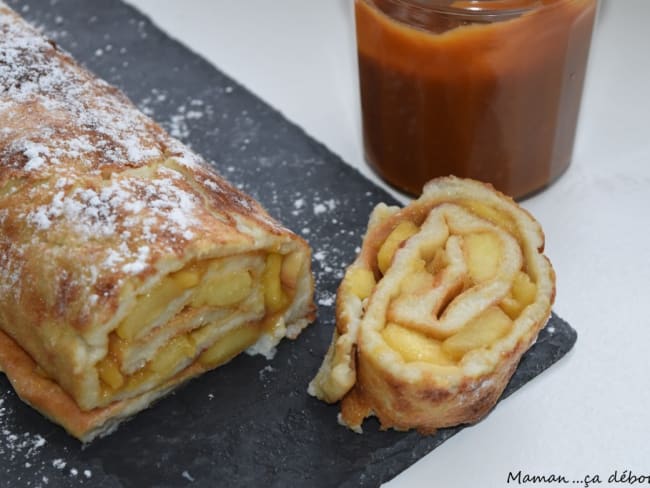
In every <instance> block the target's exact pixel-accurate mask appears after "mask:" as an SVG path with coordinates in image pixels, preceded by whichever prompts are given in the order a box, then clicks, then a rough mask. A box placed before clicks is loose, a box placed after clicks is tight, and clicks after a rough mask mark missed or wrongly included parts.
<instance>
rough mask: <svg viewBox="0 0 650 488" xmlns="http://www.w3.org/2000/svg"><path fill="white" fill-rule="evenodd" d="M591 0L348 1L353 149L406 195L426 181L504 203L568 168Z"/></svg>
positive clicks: (591, 19) (586, 49) (590, 22)
mask: <svg viewBox="0 0 650 488" xmlns="http://www.w3.org/2000/svg"><path fill="white" fill-rule="evenodd" d="M596 8H597V0H456V1H453V0H355V11H356V28H357V45H358V52H359V81H360V89H361V112H362V122H363V136H364V148H365V153H366V158H367V160H368V162H369V163H370V165H371V166H372V167H373V168H374V169H375V170H376V171H377V172H378V173H379V175H380V176H381V177H383V178H384V179H385V180H386V181H388V182H389V183H390V184H392V185H394V186H396V187H397V188H399V189H401V190H403V191H406V192H408V193H410V194H413V195H417V194H419V193H420V191H421V189H422V185H423V184H424V183H426V182H427V181H428V180H430V179H431V178H434V177H436V176H445V175H449V174H455V175H457V176H461V177H469V178H474V179H477V180H482V181H486V182H490V183H492V184H493V185H494V186H495V187H496V188H497V189H498V190H501V191H503V192H504V193H507V194H509V195H511V196H513V197H515V198H519V197H523V196H525V195H528V194H530V193H532V192H535V191H537V190H539V189H541V188H543V187H545V186H546V185H548V184H549V183H551V182H552V181H553V180H555V179H556V178H557V177H558V176H560V175H561V174H562V173H563V172H564V171H565V170H566V168H567V167H568V166H569V163H570V161H571V156H572V152H573V141H574V136H575V132H576V122H577V119H578V112H579V108H580V98H581V95H582V87H583V82H584V78H585V71H586V67H587V57H588V54H589V46H590V42H591V34H592V29H593V24H594V19H595V15H596Z"/></svg>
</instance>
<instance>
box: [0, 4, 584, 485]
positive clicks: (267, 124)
mask: <svg viewBox="0 0 650 488" xmlns="http://www.w3.org/2000/svg"><path fill="white" fill-rule="evenodd" d="M8 3H9V4H10V5H12V6H13V7H14V8H15V9H17V10H18V11H19V12H21V13H22V14H23V15H24V16H25V17H26V18H28V19H29V20H30V21H32V22H33V23H35V24H36V25H39V26H42V27H43V29H44V30H45V32H46V33H47V34H48V35H49V36H50V37H52V38H53V39H55V40H56V41H57V42H58V43H59V44H60V45H61V46H63V47H64V48H65V49H67V50H69V51H71V52H72V53H73V55H74V56H75V57H76V58H77V59H78V60H80V61H82V62H83V63H84V64H85V65H87V66H88V67H89V68H90V69H92V70H93V71H95V72H96V73H98V74H99V75H100V76H101V77H103V78H105V79H107V80H108V81H109V82H111V83H113V84H116V85H118V86H119V87H121V88H122V89H123V90H124V91H125V92H126V93H127V95H129V97H130V98H131V99H132V100H134V101H135V102H136V103H138V105H139V106H140V107H141V108H142V109H143V110H145V111H146V112H147V113H150V114H151V115H152V116H153V117H154V118H155V119H156V120H157V121H159V122H160V123H162V125H163V126H165V127H166V128H167V129H168V130H169V131H171V132H172V134H174V135H176V136H178V137H180V138H181V139H183V140H184V141H185V142H188V143H189V144H190V145H191V146H192V147H193V148H194V149H195V150H197V151H198V152H199V153H201V154H202V155H203V156H204V157H206V159H208V160H210V161H212V162H213V164H214V165H215V167H216V168H217V169H218V170H219V171H220V172H221V173H222V174H224V175H225V176H226V177H227V178H228V179H229V180H230V181H232V182H233V183H235V184H237V185H238V186H239V187H240V188H243V189H244V190H245V191H247V192H249V193H251V194H252V195H253V196H255V197H256V198H257V199H259V200H260V201H261V202H262V203H263V204H264V205H265V206H266V207H267V208H268V209H269V211H270V212H271V214H272V215H274V216H276V217H277V218H279V219H280V220H281V221H283V222H284V223H286V224H287V225H288V226H289V227H290V228H292V229H294V230H295V231H296V232H298V233H300V234H301V235H303V236H304V237H305V238H306V239H307V240H309V242H310V243H311V245H312V246H313V248H314V253H315V254H314V258H315V259H314V271H315V274H316V277H317V289H318V291H317V296H316V299H317V302H318V303H319V319H318V321H317V322H316V323H315V324H313V325H312V326H311V327H310V328H309V329H307V330H306V331H305V332H304V333H303V334H302V335H301V336H300V338H299V339H298V340H297V341H295V342H285V343H283V344H281V346H280V347H279V350H278V354H277V355H276V356H275V358H274V359H273V360H271V361H267V360H265V359H263V358H261V357H248V356H240V357H238V358H236V359H235V360H234V361H232V362H231V363H230V364H228V365H226V366H224V367H222V368H219V369H218V370H216V371H214V372H211V373H209V374H206V375H204V376H202V377H201V378H199V379H197V380H194V381H192V382H191V383H189V384H188V385H186V386H185V387H183V388H182V389H180V390H179V391H177V392H176V393H175V394H173V395H171V396H170V397H168V398H165V399H163V400H162V401H160V402H159V403H158V404H157V405H156V406H155V407H154V408H151V409H150V410H147V411H145V412H142V413H140V414H139V415H138V416H137V417H135V418H134V419H133V420H131V421H130V422H128V423H126V424H124V425H122V426H121V427H120V429H119V430H118V431H117V432H116V433H115V434H113V435H112V436H110V437H108V438H105V439H100V440H98V441H96V442H94V443H93V444H91V445H90V446H86V447H84V448H82V446H81V445H80V444H79V443H78V442H77V441H76V440H74V439H72V438H70V437H69V436H67V435H66V434H65V433H64V432H63V431H62V429H60V428H59V427H57V426H55V425H53V424H51V423H50V422H48V421H47V420H45V419H44V418H43V417H41V416H40V415H39V414H38V413H36V412H35V411H33V410H32V409H30V408H29V407H27V406H26V405H24V404H23V403H22V402H20V400H18V399H17V397H16V395H15V394H14V393H13V391H12V390H11V388H10V386H9V383H8V381H7V380H6V378H4V376H2V375H0V486H2V487H5V486H7V487H8V486H11V487H14V486H77V485H79V486H82V485H88V486H98V487H118V486H127V487H130V486H133V487H136V486H137V487H142V486H186V485H194V486H221V485H228V486H233V487H234V486H259V485H261V484H264V485H267V486H269V487H270V486H278V487H288V486H323V487H325V486H377V485H379V484H380V483H381V482H383V481H387V480H389V479H391V478H393V477H394V476H395V475H397V474H398V473H399V472H401V471H402V470H404V469H406V468H407V467H408V466H410V465H411V464H412V463H414V462H415V461H416V460H418V459H419V458H421V457H422V456H424V455H425V454H426V453H428V452H429V451H431V450H432V449H434V448H435V447H437V446H438V445H440V444H441V443H442V442H444V441H445V440H447V439H448V438H449V437H451V436H452V435H454V434H455V433H457V432H458V431H459V430H460V429H459V428H455V429H445V430H442V431H440V432H438V434H437V435H435V436H433V437H422V436H420V435H418V434H417V433H412V432H411V433H397V432H392V431H390V432H380V431H379V430H378V425H377V423H376V422H374V421H369V422H367V423H366V425H365V430H366V433H365V434H364V435H361V436H360V435H357V434H354V433H352V432H350V431H348V430H346V429H344V428H342V427H340V426H338V424H337V423H336V414H337V411H338V410H337V407H336V406H328V405H325V404H323V403H321V402H319V401H317V400H315V399H313V398H311V397H309V396H308V395H307V394H306V391H305V390H306V386H307V383H308V382H309V380H310V379H311V377H312V376H313V375H314V374H315V372H316V370H317V369H318V366H319V364H320V361H321V359H322V357H323V355H324V352H325V350H326V348H327V345H328V343H329V340H330V336H331V330H332V327H333V303H334V296H335V291H336V287H337V285H338V282H339V280H340V278H341V277H342V271H343V268H344V266H345V265H347V264H348V263H349V262H351V261H352V259H353V258H354V255H355V253H356V247H357V246H358V245H359V244H360V242H361V236H362V234H363V232H364V230H365V226H366V220H367V216H368V214H369V212H370V210H371V209H372V208H373V206H374V205H375V204H377V203H378V202H380V201H384V202H387V203H391V202H393V203H394V201H393V199H392V198H391V197H390V196H389V195H388V194H386V193H385V192H383V191H382V190H381V189H379V188H377V187H375V186H374V185H373V184H372V183H370V182H369V181H367V180H365V179H364V178H363V177H362V176H361V175H360V174H359V173H357V172H356V171H355V170H354V169H352V168H351V167H349V166H347V165H345V164H344V163H343V162H342V161H341V160H340V159H339V158H338V157H337V156H335V155H334V154H332V153H331V152H329V151H328V150H327V149H326V148H325V147H324V146H322V145H321V144H319V143H318V142H316V141H314V140H313V139H311V138H309V137H308V136H306V135H305V134H304V132H303V131H302V130H301V129H300V128H298V127H296V126H294V125H292V124H291V123H289V122H287V121H286V120H285V119H284V118H283V117H282V116H281V115H280V114H279V113H278V112H276V111H274V110H273V109H272V108H270V107H269V106H268V105H266V104H265V103H264V102H262V101H261V100H259V99H257V98H256V97H255V96H253V95H252V94H250V93H249V92H248V91H246V90H245V89H244V88H243V87H241V86H240V85H238V84H237V83H236V82H235V81H233V80H232V79H229V78H228V77H227V76H225V75H224V74H222V73H221V72H219V71H218V70H217V69H215V68H214V67H213V66H211V65H210V64H208V63H207V62H206V61H204V60H203V59H201V58H200V57H198V56H197V55H195V54H193V53H192V52H190V51H189V50H188V49H187V48H185V47H183V46H182V45H180V44H178V43H177V42H175V41H173V40H172V39H170V38H169V37H167V36H166V35H165V34H163V33H162V32H161V31H160V30H158V29H157V28H156V27H154V26H153V25H152V24H151V23H150V22H149V20H147V19H146V18H145V17H143V16H142V15H140V14H139V13H138V12H137V11H135V10H134V9H132V8H131V7H129V6H127V5H125V4H123V3H121V2H120V1H118V0H94V1H92V2H88V1H87V0H41V1H35V0H32V1H19V0H16V1H11V0H10V1H9V2H8ZM575 340H576V333H575V331H574V330H573V329H572V328H571V327H570V326H569V325H568V324H567V323H566V322H564V321H562V320H561V319H559V318H558V317H556V316H553V317H552V319H551V321H550V323H549V325H548V326H547V327H546V329H544V330H543V331H542V333H541V334H540V336H539V340H538V342H537V344H536V345H535V346H534V347H533V348H532V349H531V350H530V351H529V352H528V353H527V354H526V355H525V356H524V358H523V360H522V362H521V364H520V366H519V368H518V369H517V371H516V373H515V375H514V377H513V379H512V381H511V382H510V384H509V386H508V388H507V390H506V393H505V395H504V396H507V395H509V394H511V393H512V392H514V391H515V390H517V389H518V388H520V387H521V386H522V385H524V384H525V383H526V382H528V381H529V380H530V379H532V378H533V377H535V376H536V375H538V374H539V373H541V372H542V371H543V370H544V369H546V368H548V367H549V366H550V365H552V364H553V363H554V362H556V361H557V360H559V359H560V358H561V357H562V356H563V355H564V354H566V352H567V351H569V350H570V349H571V347H572V346H573V344H574V342H575Z"/></svg>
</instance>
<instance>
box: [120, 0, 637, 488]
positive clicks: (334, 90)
mask: <svg viewBox="0 0 650 488" xmlns="http://www.w3.org/2000/svg"><path fill="white" fill-rule="evenodd" d="M131 3H132V4H134V5H136V6H137V7H139V8H140V9H141V10H143V11H144V12H145V13H147V14H148V15H150V16H151V17H152V18H153V20H154V21H155V22H156V23H157V24H158V25H159V26H161V27H162V28H163V29H164V30H166V31H167V32H169V33H170V34H171V35H172V36H173V37H176V38H178V39H179V40H181V41H182V42H183V43H185V44H186V45H188V46H189V47H190V48H192V49H193V50H194V51H196V52H198V53H200V54H202V55H203V56H204V57H206V58H207V59H208V60H210V61H211V62H212V63H213V64H215V65H216V66H218V67H219V68H220V69H222V70H223V71H225V72H226V73H228V74H229V75H231V76H233V77H234V78H235V79H237V80H238V81H239V82H241V83H243V84H244V85H246V86H247V87H248V88H250V89H251V90H252V91H253V92H255V93H256V94H257V95H259V96H260V97H262V98H263V99H264V100H266V101H267V102H268V103H270V104H271V105H273V106H274V107H276V108H277V109H279V110H281V111H282V112H283V113H284V114H285V115H286V116H287V117H288V118H289V119H291V120H292V121H294V122H296V123H297V124H299V125H301V126H302V127H303V128H304V129H305V130H306V131H307V132H308V133H310V134H311V135H312V136H314V137H315V138H316V139H319V140H320V141H322V142H324V143H325V144H326V145H327V146H329V147H330V149H332V150H333V151H334V152H336V153H338V154H339V155H340V156H341V157H342V158H343V159H344V160H345V161H347V162H348V163H350V164H351V165H353V166H355V167H357V168H359V169H360V170H361V171H362V172H363V173H364V174H366V175H367V176H368V177H369V178H371V179H372V180H373V181H375V182H378V180H377V178H376V177H375V176H374V175H373V174H372V173H371V171H370V170H368V169H367V167H366V166H365V163H364V160H363V154H362V146H361V135H360V122H359V101H358V94H357V73H356V51H355V41H354V19H353V15H352V0H320V1H316V0H311V1H310V0H282V1H269V0H183V1H180V0H131ZM601 7H602V8H601V12H600V18H599V22H598V25H597V28H596V33H595V37H594V42H593V45H592V52H591V59H590V67H589V73H588V79H587V85H586V89H585V94H584V99H583V108H582V113H581V120H580V126H579V131H578V139H577V142H576V150H575V156H574V162H573V165H572V166H571V168H570V170H569V171H568V172H567V173H566V174H565V175H564V176H563V177H562V178H561V179H560V180H559V181H558V182H557V183H556V184H555V185H553V186H552V187H551V188H549V189H548V190H546V191H545V192H543V193H542V194H540V195H538V196H536V197H534V198H531V199H528V200H526V201H524V202H523V205H524V206H525V207H526V208H528V209H529V210H531V211H532V212H533V214H534V215H535V216H536V217H537V218H538V220H539V221H540V222H541V223H542V226H543V227H544V229H545V232H546V237H547V247H546V249H547V254H548V256H549V257H550V259H551V260H552V262H553V264H554V267H555V269H556V272H557V276H558V295H557V301H556V304H555V311H556V312H557V313H558V314H559V315H560V316H562V317H563V318H565V319H566V320H568V321H569V323H571V324H572V325H573V326H574V327H575V328H576V329H577V330H578V334H579V338H578V342H577V344H576V347H575V349H574V350H573V351H572V352H571V353H570V354H569V355H568V356H567V357H566V358H565V359H563V360H562V361H561V362H560V363H558V364H557V365H555V366H554V367H552V368H551V369H550V370H548V371H547V372H545V373H543V374H542V375H541V376H540V377H538V378H536V379H535V380H533V381H532V382H531V383H529V384H527V385H526V386H525V387H524V388H523V389H522V390H520V391H519V392H517V393H516V394H514V395H513V396H512V397H510V398H509V399H507V400H506V401H504V402H503V403H501V404H500V405H499V406H498V408H497V409H496V410H495V411H494V412H493V413H492V414H490V415H489V417H488V418H486V419H485V420H484V421H482V422H481V423H479V424H478V425H476V426H474V427H471V428H468V429H465V430H463V431H462V432H461V433H460V434H458V435H457V436H455V437H453V438H452V439H451V440H449V441H448V442H446V443H444V444H443V445H442V446H440V447H439V448H437V449H436V450H435V451H433V452H432V453H431V454H429V455H428V456H427V457H426V458H424V459H423V460H421V461H420V462H418V463H417V464H416V465H414V466H413V467H412V468H410V469H409V470H407V471H406V472H405V473H403V474H402V475H400V476H399V477H397V478H396V479H395V480H393V481H392V482H390V483H389V486H390V487H413V488H416V487H427V488H430V487H434V486H437V487H498V486H505V485H506V477H507V474H508V472H509V471H518V470H519V469H521V470H523V471H524V472H528V473H531V474H551V473H557V474H563V475H565V476H567V477H568V478H569V479H571V480H573V479H576V480H577V479H583V478H584V477H585V476H586V475H593V474H599V475H600V478H601V480H603V484H602V485H600V486H605V485H607V483H606V480H607V478H608V476H609V475H610V474H611V473H612V472H613V471H614V470H615V469H618V470H619V472H620V471H622V470H624V469H632V470H634V472H635V473H636V474H646V475H650V377H649V376H650V375H649V373H650V357H649V356H650V306H649V305H648V304H649V303H650V300H649V299H648V296H649V295H650V193H649V188H650V98H649V97H650V94H649V86H650V49H649V48H650V21H649V19H650V1H648V0H606V1H605V2H604V3H603V4H602V5H601ZM161 62H164V60H161ZM378 183H379V182H378ZM399 198H401V199H402V200H403V201H406V199H405V198H404V197H403V196H402V197H399ZM332 428H337V426H336V425H333V426H332ZM537 486H539V485H537ZM545 486H550V485H545ZM572 486H582V484H577V485H572ZM592 486H599V485H592Z"/></svg>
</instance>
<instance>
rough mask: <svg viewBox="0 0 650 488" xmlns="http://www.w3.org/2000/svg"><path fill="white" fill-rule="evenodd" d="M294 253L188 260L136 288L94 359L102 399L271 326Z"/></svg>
mask: <svg viewBox="0 0 650 488" xmlns="http://www.w3.org/2000/svg"><path fill="white" fill-rule="evenodd" d="M304 261H305V256H304V254H302V253H298V252H296V253H291V254H288V255H286V256H284V255H281V254H277V253H270V254H268V255H263V254H261V253H258V254H253V255H247V256H237V257H236V258H223V259H214V260H210V261H206V262H199V263H194V264H191V265H189V266H186V267H185V268H183V269H182V270H180V271H177V272H174V273H171V274H169V275H167V276H166V277H165V278H164V279H163V280H162V281H161V282H160V283H159V284H158V285H157V286H156V287H155V288H153V289H151V290H150V291H148V292H147V293H144V294H142V295H141V296H139V297H138V299H137V300H136V304H135V306H134V307H133V309H132V310H131V312H130V313H129V314H128V315H127V316H126V318H125V319H124V320H123V321H122V322H121V323H120V324H119V325H118V326H117V328H116V329H115V330H114V331H113V332H111V333H110V335H109V346H108V352H107V354H106V356H105V357H104V358H103V359H102V360H100V361H99V362H98V363H97V373H98V376H99V379H100V380H101V383H102V392H103V397H104V399H105V400H108V399H111V400H114V399H116V398H124V397H127V396H132V395H134V394H137V393H140V392H142V391H146V390H148V389H150V388H151V387H153V386H155V385H157V384H160V383H161V382H162V381H164V380H166V379H168V378H171V377H172V376H174V375H175V374H177V373H178V372H180V371H182V370H184V369H185V368H187V367H188V366H190V365H192V364H195V363H197V362H198V363H199V365H200V366H202V367H203V368H204V369H211V368H214V367H216V366H219V365H221V364H223V363H225V362H227V361H229V360H230V359H232V358H233V357H234V356H236V355H238V354H239V353H241V352H242V351H244V350H245V349H247V348H248V347H250V346H252V345H253V344H255V343H256V342H257V341H258V340H259V339H260V337H261V336H262V335H263V334H265V333H272V332H273V329H274V327H276V326H278V322H279V320H280V319H281V317H282V315H283V313H284V312H285V311H286V310H287V308H288V306H289V305H290V303H291V301H292V299H293V296H294V294H295V289H296V287H297V281H298V278H299V276H300V273H301V270H302V268H303V266H304V264H305V263H304Z"/></svg>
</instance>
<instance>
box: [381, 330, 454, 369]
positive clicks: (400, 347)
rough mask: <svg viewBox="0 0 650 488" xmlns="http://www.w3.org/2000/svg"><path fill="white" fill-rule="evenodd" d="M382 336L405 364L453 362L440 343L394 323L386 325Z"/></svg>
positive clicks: (446, 363) (443, 363)
mask: <svg viewBox="0 0 650 488" xmlns="http://www.w3.org/2000/svg"><path fill="white" fill-rule="evenodd" d="M382 336H383V337H384V340H385V341H386V344H388V345H389V346H390V347H391V348H392V349H393V350H395V351H397V352H398V353H399V354H400V356H402V358H403V359H404V361H406V362H414V361H425V362H427V363H434V364H440V365H451V364H453V362H452V361H451V360H450V359H449V358H448V357H447V355H446V354H445V352H444V351H443V350H442V347H441V345H440V342H439V341H437V340H435V339H432V338H431V337H428V336H426V335H424V334H421V333H419V332H416V331H414V330H411V329H407V328H406V327H402V326H401V325H398V324H395V323H392V322H391V323H388V324H387V325H386V328H385V329H384V330H383V331H382Z"/></svg>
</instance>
